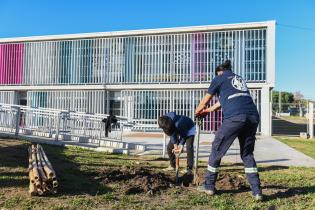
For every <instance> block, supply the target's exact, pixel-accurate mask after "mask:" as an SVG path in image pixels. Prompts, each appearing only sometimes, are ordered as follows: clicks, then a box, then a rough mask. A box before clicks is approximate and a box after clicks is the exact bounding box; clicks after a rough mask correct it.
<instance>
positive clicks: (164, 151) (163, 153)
mask: <svg viewBox="0 0 315 210" xmlns="http://www.w3.org/2000/svg"><path fill="white" fill-rule="evenodd" d="M165 156H166V134H165V133H164V134H163V152H162V157H163V158H165Z"/></svg>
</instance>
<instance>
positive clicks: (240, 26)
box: [0, 20, 276, 44]
mask: <svg viewBox="0 0 315 210" xmlns="http://www.w3.org/2000/svg"><path fill="white" fill-rule="evenodd" d="M275 24H276V21H275V20H270V21H263V22H247V23H233V24H220V25H206V26H187V27H173V28H159V29H144V30H128V31H127V30H126V31H112V32H96V33H80V34H64V35H47V36H30V37H16V38H1V39H0V44H1V43H19V42H36V41H57V40H75V39H91V38H106V37H128V36H144V35H163V34H178V33H194V32H206V31H224V30H237V29H255V28H267V27H268V26H274V25H275Z"/></svg>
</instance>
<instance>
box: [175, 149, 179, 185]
mask: <svg viewBox="0 0 315 210" xmlns="http://www.w3.org/2000/svg"><path fill="white" fill-rule="evenodd" d="M179 155H180V153H175V157H176V168H175V169H176V179H175V183H176V184H180V181H179Z"/></svg>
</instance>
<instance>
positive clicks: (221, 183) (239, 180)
mask: <svg viewBox="0 0 315 210" xmlns="http://www.w3.org/2000/svg"><path fill="white" fill-rule="evenodd" d="M216 188H217V189H218V190H243V189H248V188H249V186H248V184H247V182H246V178H245V177H244V176H241V175H236V174H229V173H227V174H220V173H219V177H218V179H217V182H216Z"/></svg>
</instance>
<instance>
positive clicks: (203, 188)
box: [197, 184, 215, 195]
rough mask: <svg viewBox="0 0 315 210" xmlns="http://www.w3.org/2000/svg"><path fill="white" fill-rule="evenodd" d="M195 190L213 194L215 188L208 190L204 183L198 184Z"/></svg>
mask: <svg viewBox="0 0 315 210" xmlns="http://www.w3.org/2000/svg"><path fill="white" fill-rule="evenodd" d="M197 191H199V192H203V193H206V194H208V195H214V193H215V190H209V189H207V188H206V186H205V184H202V185H200V186H198V187H197Z"/></svg>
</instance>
